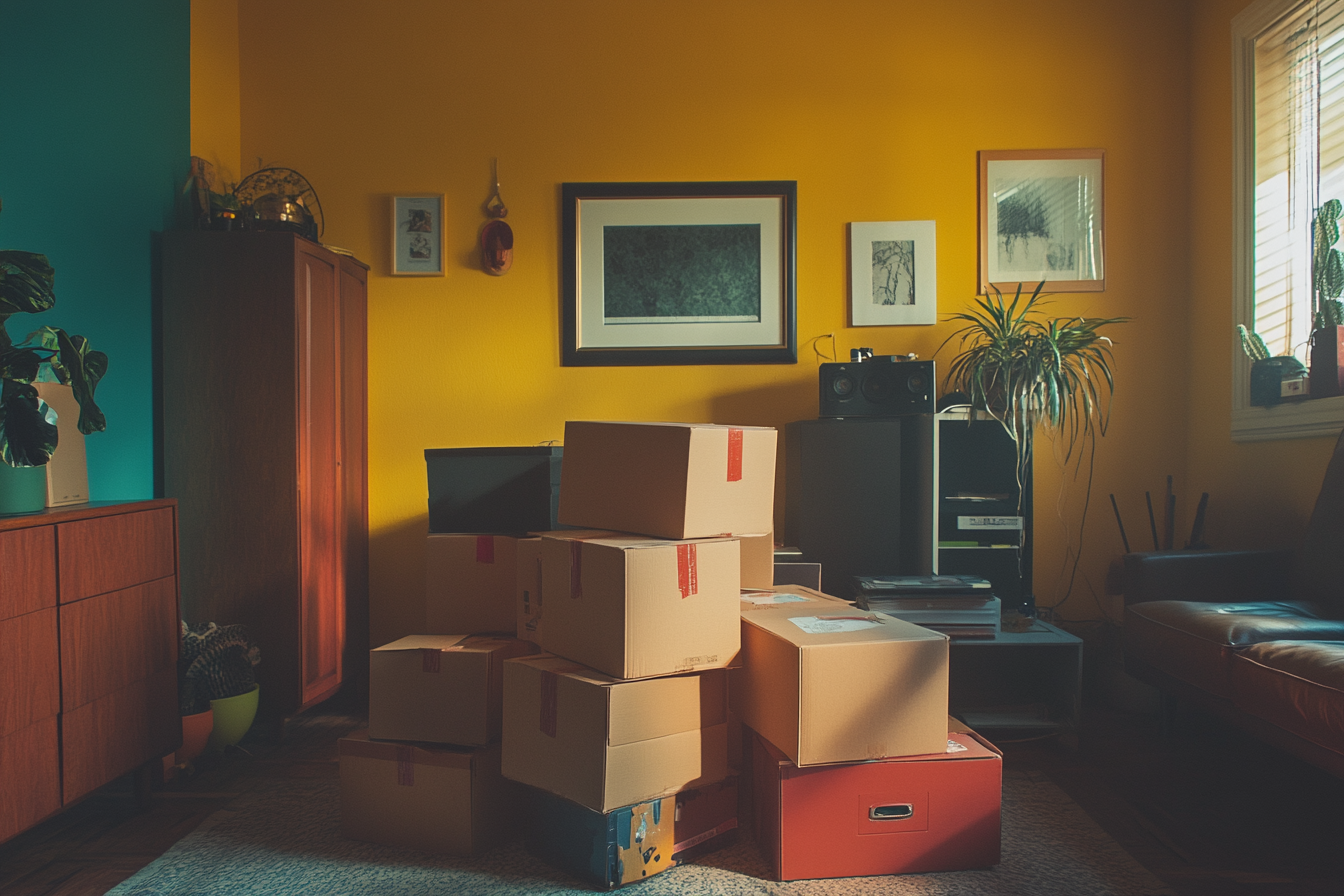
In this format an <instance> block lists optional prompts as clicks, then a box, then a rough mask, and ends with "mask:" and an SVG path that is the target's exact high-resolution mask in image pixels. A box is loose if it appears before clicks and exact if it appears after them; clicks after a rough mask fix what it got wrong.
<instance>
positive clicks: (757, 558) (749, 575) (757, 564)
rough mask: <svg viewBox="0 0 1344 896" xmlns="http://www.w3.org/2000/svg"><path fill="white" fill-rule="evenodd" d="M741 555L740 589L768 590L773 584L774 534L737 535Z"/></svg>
mask: <svg viewBox="0 0 1344 896" xmlns="http://www.w3.org/2000/svg"><path fill="white" fill-rule="evenodd" d="M737 540H738V542H739V543H740V545H741V554H742V587H743V588H769V587H771V586H772V585H774V584H775V533H773V532H763V533H761V534H759V535H738V536H737Z"/></svg>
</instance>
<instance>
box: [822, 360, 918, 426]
mask: <svg viewBox="0 0 1344 896" xmlns="http://www.w3.org/2000/svg"><path fill="white" fill-rule="evenodd" d="M820 379H821V383H820V386H821V414H820V416H822V417H904V416H906V415H909V414H932V413H933V411H934V397H933V393H934V373H933V362H932V361H907V360H903V359H901V358H900V356H899V355H879V356H877V357H875V358H869V359H868V360H866V361H859V362H851V363H849V364H822V365H821V373H820Z"/></svg>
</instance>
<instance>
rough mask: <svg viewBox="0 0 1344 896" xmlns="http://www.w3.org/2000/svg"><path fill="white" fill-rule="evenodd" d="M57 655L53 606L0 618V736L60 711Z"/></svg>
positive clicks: (58, 657) (58, 656) (54, 609)
mask: <svg viewBox="0 0 1344 896" xmlns="http://www.w3.org/2000/svg"><path fill="white" fill-rule="evenodd" d="M59 659H60V652H59V650H58V649H57V642H56V608H55V607H52V608H50V609H48V610H39V611H38V612H36V613H29V614H27V615H25V616H16V617H14V618H13V619H0V687H3V689H4V693H3V696H0V737H4V736H6V735H9V734H13V733H14V732H15V731H18V730H19V729H20V728H27V727H28V726H29V725H32V724H33V723H34V722H39V721H41V720H42V719H46V718H51V717H54V716H55V715H56V714H57V713H58V712H60V711H61V680H60V667H59V665H58V662H59ZM0 780H3V779H0Z"/></svg>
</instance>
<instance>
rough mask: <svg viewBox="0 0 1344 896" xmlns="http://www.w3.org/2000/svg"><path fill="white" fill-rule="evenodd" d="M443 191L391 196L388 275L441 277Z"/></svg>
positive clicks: (442, 270) (442, 269)
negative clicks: (390, 240)
mask: <svg viewBox="0 0 1344 896" xmlns="http://www.w3.org/2000/svg"><path fill="white" fill-rule="evenodd" d="M443 247H444V228H443V194H442V193H422V194H418V195H412V196H393V197H392V274H393V276H399V277H442V276H443V272H444V268H443Z"/></svg>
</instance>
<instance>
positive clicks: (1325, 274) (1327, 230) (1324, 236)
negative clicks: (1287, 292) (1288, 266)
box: [1311, 199, 1344, 330]
mask: <svg viewBox="0 0 1344 896" xmlns="http://www.w3.org/2000/svg"><path fill="white" fill-rule="evenodd" d="M1341 215H1344V203H1341V202H1340V201H1339V200H1338V199H1331V200H1329V201H1327V202H1326V203H1325V204H1323V205H1322V206H1321V207H1320V208H1318V209H1317V210H1316V217H1315V218H1313V219H1312V224H1311V326H1312V329H1313V330H1321V329H1324V328H1326V327H1334V326H1338V325H1340V324H1344V303H1341V302H1340V298H1339V297H1340V296H1341V295H1344V255H1341V254H1340V251H1339V250H1338V249H1336V248H1334V245H1335V243H1337V242H1339V219H1340V216H1341Z"/></svg>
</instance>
